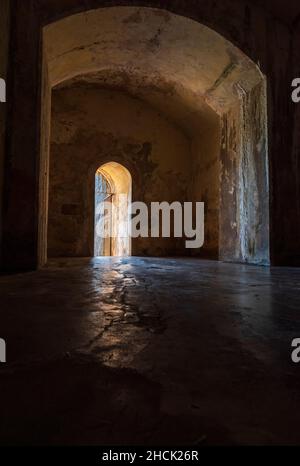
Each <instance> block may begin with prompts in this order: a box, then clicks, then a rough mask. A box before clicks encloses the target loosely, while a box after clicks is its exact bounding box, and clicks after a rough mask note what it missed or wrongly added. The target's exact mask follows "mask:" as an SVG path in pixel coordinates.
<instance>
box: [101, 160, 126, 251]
mask: <svg viewBox="0 0 300 466" xmlns="http://www.w3.org/2000/svg"><path fill="white" fill-rule="evenodd" d="M131 184H132V181H131V175H130V173H129V171H128V170H127V169H126V168H125V167H124V166H123V165H121V164H119V163H116V162H108V163H106V164H104V165H102V166H101V167H100V168H98V170H97V171H96V174H95V228H94V255H95V256H130V254H131V239H130V231H129V228H130V225H129V207H130V202H131V190H132V188H131Z"/></svg>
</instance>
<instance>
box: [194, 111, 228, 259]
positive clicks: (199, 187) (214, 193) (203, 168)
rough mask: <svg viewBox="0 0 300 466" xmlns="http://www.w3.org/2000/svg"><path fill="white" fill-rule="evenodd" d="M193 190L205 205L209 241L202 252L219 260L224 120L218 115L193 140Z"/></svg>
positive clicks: (207, 240)
mask: <svg viewBox="0 0 300 466" xmlns="http://www.w3.org/2000/svg"><path fill="white" fill-rule="evenodd" d="M191 145H192V156H193V190H194V200H195V202H199V201H201V202H204V204H205V207H204V213H205V223H204V226H205V235H204V236H205V241H204V246H203V248H202V249H201V250H200V251H193V255H195V254H197V255H200V256H202V257H205V258H210V259H218V258H219V246H220V244H219V241H220V231H219V216H220V146H221V125H220V117H219V116H218V115H217V114H216V115H215V118H214V120H213V122H210V125H209V126H206V127H203V128H199V132H198V133H196V134H195V137H194V139H193V140H192V144H191Z"/></svg>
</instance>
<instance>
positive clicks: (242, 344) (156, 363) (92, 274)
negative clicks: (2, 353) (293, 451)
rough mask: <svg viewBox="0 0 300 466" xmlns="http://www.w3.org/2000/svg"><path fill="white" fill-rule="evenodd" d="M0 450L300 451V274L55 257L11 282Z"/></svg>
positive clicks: (4, 329) (0, 325)
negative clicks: (298, 358) (299, 360)
mask: <svg viewBox="0 0 300 466" xmlns="http://www.w3.org/2000/svg"><path fill="white" fill-rule="evenodd" d="M0 337H2V338H5V340H6V342H7V359H8V362H7V364H0V396H1V416H0V443H2V444H34V445H36V444H144V445H151V444H156V445H158V444H188V445H195V446H196V445H215V444H222V445H224V444H225V445H228V444H234V445H244V444H300V428H299V426H300V364H299V365H297V364H294V363H293V362H292V360H291V351H292V350H291V341H292V340H293V339H294V338H297V337H299V338H300V269H285V268H283V269H281V268H273V269H268V268H264V267H253V266H248V267H247V266H243V265H234V264H224V263H218V262H210V261H200V260H193V259H151V258H147V259H144V258H129V259H118V258H99V259H93V260H89V259H73V260H63V259H61V260H57V261H51V262H50V263H49V265H48V266H47V267H46V268H44V269H43V270H40V271H38V272H33V273H28V274H20V275H15V276H2V277H0Z"/></svg>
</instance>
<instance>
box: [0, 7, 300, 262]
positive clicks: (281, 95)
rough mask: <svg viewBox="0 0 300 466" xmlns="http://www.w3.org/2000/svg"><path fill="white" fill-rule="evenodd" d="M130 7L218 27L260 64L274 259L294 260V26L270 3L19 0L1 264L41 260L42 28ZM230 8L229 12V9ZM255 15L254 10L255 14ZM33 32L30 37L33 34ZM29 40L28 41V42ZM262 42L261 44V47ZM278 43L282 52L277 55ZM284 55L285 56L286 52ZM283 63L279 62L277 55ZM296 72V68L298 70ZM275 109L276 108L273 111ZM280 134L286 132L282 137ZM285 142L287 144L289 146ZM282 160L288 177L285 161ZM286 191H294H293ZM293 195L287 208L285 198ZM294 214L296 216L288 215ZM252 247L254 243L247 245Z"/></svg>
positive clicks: (296, 224) (14, 22)
mask: <svg viewBox="0 0 300 466" xmlns="http://www.w3.org/2000/svg"><path fill="white" fill-rule="evenodd" d="M128 4H130V6H133V5H136V6H140V7H151V8H158V9H161V10H162V11H167V12H172V13H175V14H177V15H182V16H183V17H186V18H191V19H193V20H195V21H196V22H199V23H201V24H205V25H207V26H208V27H211V28H212V29H213V30H215V31H217V32H218V33H220V34H221V35H222V36H223V37H225V38H226V39H227V40H229V41H230V42H231V43H232V44H234V45H235V46H237V47H239V48H240V50H242V51H243V52H244V53H246V55H247V56H248V57H250V58H251V60H253V62H254V63H257V64H259V65H260V67H261V70H262V72H263V73H264V74H265V75H266V76H268V78H270V79H269V80H268V89H267V93H268V117H269V121H270V125H269V131H268V133H269V134H268V135H269V141H268V142H269V154H270V167H271V170H272V172H271V175H270V207H271V209H270V221H271V225H270V241H271V242H270V253H271V260H272V263H273V264H281V265H284V264H286V265H288V264H291V263H293V264H294V265H295V264H296V263H297V259H295V258H297V257H298V256H297V254H299V251H298V243H295V241H294V238H295V237H298V236H299V234H298V232H299V221H298V217H297V220H296V221H295V215H296V211H297V206H298V199H299V196H298V189H297V185H296V182H297V177H298V174H297V173H298V172H297V167H296V166H295V157H292V156H289V157H283V154H285V153H287V152H289V153H292V142H293V141H292V140H291V139H290V137H289V136H290V130H289V128H291V127H292V125H293V113H292V112H289V108H288V107H287V105H286V102H287V101H288V100H289V98H290V95H289V93H290V87H289V85H287V83H289V82H290V76H291V68H290V63H289V61H288V57H289V56H290V48H289V47H290V31H289V30H288V29H287V28H285V27H284V25H283V23H282V22H281V21H280V20H278V19H276V18H274V17H273V16H272V15H271V14H270V13H269V12H268V11H267V9H265V8H262V7H259V6H255V5H251V11H250V9H249V4H248V3H246V2H244V1H241V0H239V1H234V2H233V4H230V6H229V5H226V6H225V5H223V3H217V4H216V2H214V1H213V0H208V1H206V2H197V4H195V2H183V1H182V2H181V1H179V2H172V3H171V2H168V1H160V0H136V1H130V2H128V1H126V0H119V1H118V0H88V1H86V2H84V4H83V3H82V2H81V1H79V0H69V1H59V2H51V3H50V2H47V1H44V0H37V1H36V0H35V1H33V0H28V2H27V3H26V5H25V4H24V2H22V1H18V2H17V4H16V8H15V9H14V13H13V16H12V37H11V41H10V45H11V48H12V50H13V51H14V53H13V54H11V56H10V63H9V69H10V81H9V82H10V85H9V89H8V97H7V100H8V105H7V106H8V121H7V127H8V132H7V156H6V172H5V177H4V182H5V184H4V209H3V241H2V251H3V259H2V267H3V269H6V270H11V271H16V270H31V269H34V268H36V267H37V265H38V263H39V262H40V261H39V260H38V256H39V254H38V248H37V242H38V231H39V230H40V234H41V229H39V228H38V222H39V215H38V192H39V189H38V186H39V184H40V183H39V175H38V174H39V166H40V159H39V154H40V145H39V143H40V137H39V135H40V131H39V129H40V116H41V115H40V110H41V92H40V89H41V70H42V66H41V53H40V50H41V47H42V44H41V39H42V34H41V32H42V28H43V27H44V26H45V25H49V24H51V23H53V22H55V21H57V20H59V19H62V18H66V17H67V16H69V15H73V14H76V13H79V12H82V11H89V10H92V9H95V10H96V9H97V8H103V7H111V6H126V5H128ZM228 8H229V10H230V14H228ZM250 13H251V15H250ZM28 31H30V35H28ZM24 38H26V40H24ZM262 44H263V45H262ZM278 48H280V49H281V50H282V54H281V55H280V56H279V55H278V54H277V51H278ZM282 56H285V57H286V60H285V62H283V61H282V60H281V57H282ZM280 60H281V64H280V66H279V63H278V62H279V61H280ZM294 74H295V73H294ZM12 103H13V104H12ZM275 109H276V111H275ZM278 134H282V137H278ZM287 145H288V146H287ZM283 163H284V176H282V167H283ZM288 193H289V194H288ZM287 195H288V198H289V209H286V205H285V201H284V200H285V199H286V198H287ZM291 215H292V217H293V219H294V220H293V222H291V218H290V216H291ZM250 249H251V248H250Z"/></svg>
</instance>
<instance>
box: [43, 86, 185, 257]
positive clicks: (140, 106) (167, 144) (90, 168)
mask: <svg viewBox="0 0 300 466" xmlns="http://www.w3.org/2000/svg"><path fill="white" fill-rule="evenodd" d="M52 117H53V122H52V143H51V159H50V191H49V235H48V253H49V256H50V257H51V256H92V255H93V227H94V225H93V219H94V212H93V209H94V176H95V171H96V169H97V168H99V167H100V166H101V165H102V164H104V163H106V162H111V161H113V162H118V163H121V164H122V165H124V166H125V167H126V168H127V169H128V170H129V171H130V173H131V175H132V183H133V200H136V201H143V202H146V203H147V204H148V205H149V203H150V202H162V201H168V202H173V201H181V200H189V195H188V192H189V188H190V186H189V185H190V180H191V175H192V166H191V153H190V141H189V139H188V138H187V137H186V136H185V135H184V134H183V133H182V132H181V131H180V130H179V129H178V128H176V127H175V126H174V125H172V124H171V122H169V121H167V120H166V119H165V118H164V117H163V116H161V115H160V114H159V113H158V112H157V111H156V110H155V109H153V108H151V107H149V106H148V105H146V104H145V103H144V102H143V101H140V100H139V99H134V98H132V97H130V96H128V95H126V94H125V93H122V92H117V91H109V90H101V89H84V88H83V89H80V88H79V89H78V88H77V89H76V88H75V89H72V88H70V89H62V90H59V91H54V92H53V112H52ZM133 254H141V255H152V256H156V255H169V254H171V255H173V254H180V255H184V254H186V251H185V248H184V242H183V240H182V239H172V238H171V239H150V238H149V239H136V240H135V241H134V242H133Z"/></svg>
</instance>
